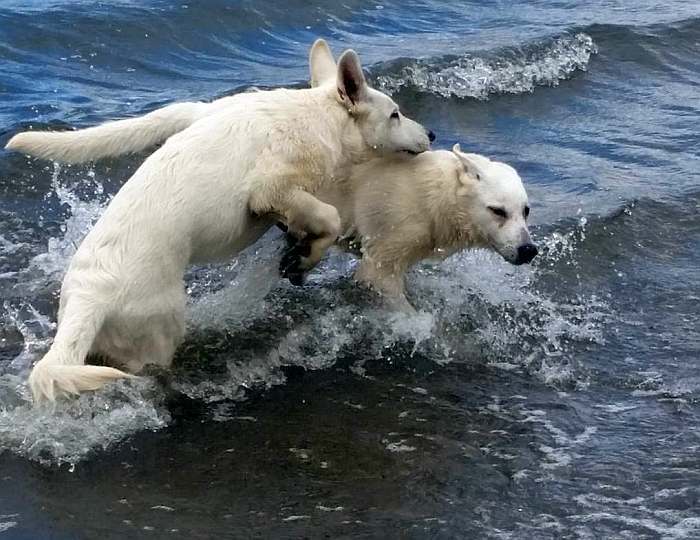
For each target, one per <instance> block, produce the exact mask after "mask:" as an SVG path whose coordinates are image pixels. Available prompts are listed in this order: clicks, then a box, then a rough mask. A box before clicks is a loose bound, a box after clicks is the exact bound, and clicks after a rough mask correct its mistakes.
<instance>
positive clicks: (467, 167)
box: [452, 143, 487, 181]
mask: <svg viewBox="0 0 700 540" xmlns="http://www.w3.org/2000/svg"><path fill="white" fill-rule="evenodd" d="M452 152H453V153H454V155H455V156H457V158H458V159H459V161H460V163H461V164H462V167H463V168H464V171H465V172H466V173H467V174H468V175H469V176H471V177H472V178H474V179H476V180H479V181H480V180H481V179H482V177H483V175H484V173H483V169H482V166H483V165H484V163H479V161H483V160H486V159H487V158H484V157H483V156H478V155H477V154H465V153H464V152H462V148H461V147H460V146H459V143H457V144H455V145H454V146H453V147H452ZM479 158H480V159H479Z"/></svg>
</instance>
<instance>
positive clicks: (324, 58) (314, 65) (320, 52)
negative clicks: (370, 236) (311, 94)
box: [309, 39, 338, 88]
mask: <svg viewBox="0 0 700 540" xmlns="http://www.w3.org/2000/svg"><path fill="white" fill-rule="evenodd" d="M337 69H338V68H337V67H336V65H335V60H334V59H333V53H332V52H331V49H330V47H329V46H328V43H326V40H324V39H317V40H316V41H314V44H313V45H312V46H311V50H310V51H309V71H310V72H311V88H314V87H316V86H319V85H321V84H323V83H325V82H327V81H331V80H333V77H335V74H336V71H337Z"/></svg>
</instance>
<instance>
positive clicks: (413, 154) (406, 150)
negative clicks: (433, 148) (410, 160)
mask: <svg viewBox="0 0 700 540" xmlns="http://www.w3.org/2000/svg"><path fill="white" fill-rule="evenodd" d="M424 151H425V150H424ZM401 152H403V153H404V154H408V155H409V156H417V155H418V154H422V153H423V152H418V151H417V150H409V149H405V150H401Z"/></svg>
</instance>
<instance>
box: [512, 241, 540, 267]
mask: <svg viewBox="0 0 700 540" xmlns="http://www.w3.org/2000/svg"><path fill="white" fill-rule="evenodd" d="M536 256H537V246H536V245H535V244H533V243H528V244H523V245H522V246H519V247H518V256H517V257H516V258H515V262H514V263H513V264H528V263H530V262H531V261H532V259H534V258H535V257H536Z"/></svg>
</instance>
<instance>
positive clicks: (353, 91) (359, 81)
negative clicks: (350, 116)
mask: <svg viewBox="0 0 700 540" xmlns="http://www.w3.org/2000/svg"><path fill="white" fill-rule="evenodd" d="M337 84H338V96H339V98H340V100H341V101H342V102H343V103H344V104H345V105H347V106H348V107H352V106H353V105H357V103H359V102H360V101H362V100H364V99H366V97H367V81H366V80H365V75H364V73H362V65H361V64H360V57H359V56H357V53H356V52H355V51H353V50H352V49H348V50H347V51H345V52H344V53H343V55H342V56H341V57H340V60H338V80H337Z"/></svg>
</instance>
